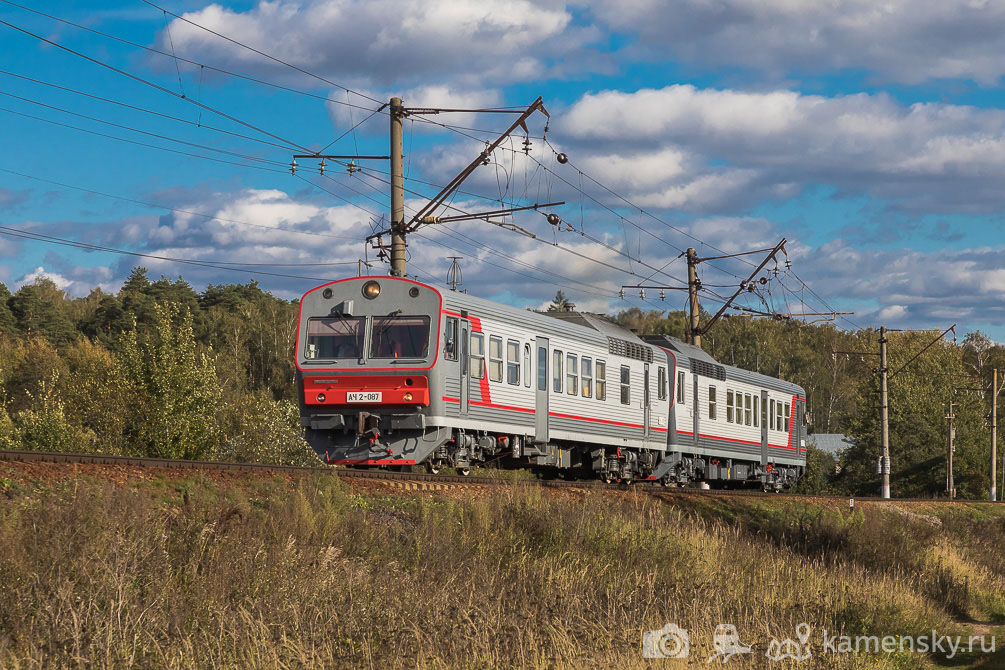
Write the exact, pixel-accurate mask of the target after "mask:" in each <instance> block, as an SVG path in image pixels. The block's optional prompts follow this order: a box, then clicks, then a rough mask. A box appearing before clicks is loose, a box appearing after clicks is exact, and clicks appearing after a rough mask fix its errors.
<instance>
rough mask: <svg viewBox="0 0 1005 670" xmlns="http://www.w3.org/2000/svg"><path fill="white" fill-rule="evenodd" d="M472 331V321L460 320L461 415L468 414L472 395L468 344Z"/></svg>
mask: <svg viewBox="0 0 1005 670" xmlns="http://www.w3.org/2000/svg"><path fill="white" fill-rule="evenodd" d="M470 333H471V322H470V321H468V320H467V319H464V318H462V319H461V320H460V336H459V337H458V343H459V347H460V354H461V356H460V358H461V360H460V363H461V369H460V377H461V410H460V412H461V416H467V415H468V404H469V402H470V400H469V398H470V396H471V358H470V356H469V355H468V344H469V338H470Z"/></svg>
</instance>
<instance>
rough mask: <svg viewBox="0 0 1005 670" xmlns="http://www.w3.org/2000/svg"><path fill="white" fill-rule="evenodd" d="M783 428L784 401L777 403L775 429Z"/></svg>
mask: <svg viewBox="0 0 1005 670" xmlns="http://www.w3.org/2000/svg"><path fill="white" fill-rule="evenodd" d="M781 429H782V401H781V400H779V401H778V402H776V403H775V430H781Z"/></svg>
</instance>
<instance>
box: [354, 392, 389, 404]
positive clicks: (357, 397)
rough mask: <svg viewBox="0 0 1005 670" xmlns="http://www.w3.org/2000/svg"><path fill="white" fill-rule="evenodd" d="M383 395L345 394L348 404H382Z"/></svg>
mask: <svg viewBox="0 0 1005 670" xmlns="http://www.w3.org/2000/svg"><path fill="white" fill-rule="evenodd" d="M382 395H383V394H382V393H381V392H380V391H349V392H348V393H346V394H345V401H346V402H380V400H381V396H382Z"/></svg>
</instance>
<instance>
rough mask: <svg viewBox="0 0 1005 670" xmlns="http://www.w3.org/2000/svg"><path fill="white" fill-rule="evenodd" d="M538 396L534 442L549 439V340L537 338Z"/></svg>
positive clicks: (536, 399) (535, 406) (536, 397)
mask: <svg viewBox="0 0 1005 670" xmlns="http://www.w3.org/2000/svg"><path fill="white" fill-rule="evenodd" d="M536 388H537V392H536V393H537V395H536V396H535V402H534V410H535V412H534V441H535V442H547V441H548V440H549V437H548V338H547V337H539V338H537V387H536Z"/></svg>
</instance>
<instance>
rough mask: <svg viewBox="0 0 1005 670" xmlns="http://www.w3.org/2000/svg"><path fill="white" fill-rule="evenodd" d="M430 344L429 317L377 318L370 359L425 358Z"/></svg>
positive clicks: (374, 323)
mask: <svg viewBox="0 0 1005 670" xmlns="http://www.w3.org/2000/svg"><path fill="white" fill-rule="evenodd" d="M428 342H429V317H428V316H377V317H374V319H373V337H372V338H371V341H370V358H425V357H426V355H427V354H428V349H429V344H428Z"/></svg>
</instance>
